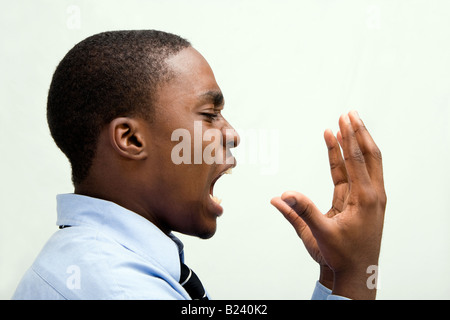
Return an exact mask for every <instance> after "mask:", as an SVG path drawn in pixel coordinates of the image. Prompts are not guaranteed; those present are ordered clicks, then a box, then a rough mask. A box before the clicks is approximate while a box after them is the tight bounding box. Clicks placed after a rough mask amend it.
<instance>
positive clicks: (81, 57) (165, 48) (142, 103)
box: [47, 30, 190, 184]
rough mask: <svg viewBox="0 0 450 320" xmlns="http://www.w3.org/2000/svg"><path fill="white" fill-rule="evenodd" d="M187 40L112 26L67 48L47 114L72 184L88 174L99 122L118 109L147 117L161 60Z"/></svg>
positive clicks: (164, 76)
mask: <svg viewBox="0 0 450 320" xmlns="http://www.w3.org/2000/svg"><path fill="white" fill-rule="evenodd" d="M189 46H190V43H189V42H188V41H187V40H185V39H182V38H181V37H179V36H176V35H173V34H170V33H165V32H161V31H156V30H142V31H113V32H104V33H100V34H96V35H94V36H91V37H89V38H87V39H85V40H83V41H81V42H80V43H78V44H77V45H76V46H75V47H73V48H72V49H71V50H70V51H69V52H68V53H67V55H66V56H65V57H64V59H63V60H62V61H61V62H60V63H59V65H58V67H57V68H56V71H55V73H54V75H53V79H52V83H51V86H50V90H49V94H48V102H47V119H48V124H49V127H50V131H51V133H52V136H53V139H54V140H55V142H56V144H57V145H58V147H59V148H60V149H61V150H62V151H63V152H64V154H65V155H66V156H67V157H68V159H69V161H70V163H71V166H72V180H73V182H74V184H78V183H80V182H82V181H83V180H84V179H85V178H86V176H87V175H88V171H89V169H90V167H91V163H92V160H93V158H94V155H95V149H96V144H97V139H98V135H99V132H100V128H101V127H102V126H104V125H105V124H107V123H109V122H110V121H111V120H113V119H114V118H116V117H119V116H124V115H127V116H141V117H146V118H147V119H149V120H151V114H152V112H153V108H154V101H155V99H156V97H157V87H158V85H161V84H162V83H164V82H165V81H167V80H168V79H170V76H171V72H170V70H169V68H168V67H167V65H166V64H165V60H166V59H167V58H168V57H170V56H172V55H174V54H176V53H178V52H179V51H181V50H182V49H184V48H187V47H189Z"/></svg>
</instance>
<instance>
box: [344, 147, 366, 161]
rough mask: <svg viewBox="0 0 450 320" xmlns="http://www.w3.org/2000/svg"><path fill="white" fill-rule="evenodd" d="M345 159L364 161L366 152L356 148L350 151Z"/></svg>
mask: <svg viewBox="0 0 450 320" xmlns="http://www.w3.org/2000/svg"><path fill="white" fill-rule="evenodd" d="M345 161H355V162H360V163H364V154H363V153H362V151H361V150H360V149H359V148H356V149H354V150H352V151H351V152H350V154H349V155H347V156H346V157H345Z"/></svg>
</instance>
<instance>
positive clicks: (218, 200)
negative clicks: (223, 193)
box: [209, 194, 222, 204]
mask: <svg viewBox="0 0 450 320" xmlns="http://www.w3.org/2000/svg"><path fill="white" fill-rule="evenodd" d="M209 196H210V197H211V199H212V201H214V202H215V203H217V204H220V203H221V202H222V200H220V199H219V198H217V197H215V196H213V195H212V194H209Z"/></svg>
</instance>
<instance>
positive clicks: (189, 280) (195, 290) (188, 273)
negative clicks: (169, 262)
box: [180, 261, 209, 300]
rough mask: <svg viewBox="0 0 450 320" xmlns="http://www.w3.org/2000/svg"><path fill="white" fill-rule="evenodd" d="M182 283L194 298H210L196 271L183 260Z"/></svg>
mask: <svg viewBox="0 0 450 320" xmlns="http://www.w3.org/2000/svg"><path fill="white" fill-rule="evenodd" d="M180 263H181V275H180V284H181V285H182V286H183V288H184V289H185V290H186V291H187V293H189V296H190V297H191V298H192V300H209V299H208V297H207V296H206V291H205V288H203V285H202V283H201V282H200V279H199V278H198V277H197V275H196V274H195V272H194V271H192V270H191V269H190V268H189V267H188V266H187V265H185V264H184V263H183V262H181V261H180Z"/></svg>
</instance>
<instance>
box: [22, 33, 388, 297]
mask: <svg viewBox="0 0 450 320" xmlns="http://www.w3.org/2000/svg"><path fill="white" fill-rule="evenodd" d="M223 107H224V98H223V96H222V93H221V91H220V88H219V86H218V84H217V83H216V80H215V78H214V74H213V72H212V70H211V68H210V66H209V65H208V63H207V62H206V60H205V59H204V58H203V57H202V56H201V54H200V53H199V52H197V51H196V50H195V49H194V48H193V47H192V46H191V45H190V43H189V42H188V41H186V40H185V39H182V38H180V37H178V36H176V35H173V34H169V33H165V32H161V31H153V30H152V31H116V32H105V33H101V34H97V35H94V36H92V37H89V38H87V39H85V40H84V41H82V42H80V43H79V44H77V45H76V46H75V47H74V48H73V49H72V50H70V51H69V52H68V54H67V55H66V56H65V57H64V59H63V60H62V61H61V62H60V64H59V65H58V67H57V69H56V71H55V73H54V76H53V79H52V83H51V86H50V90H49V95H48V105H47V117H48V123H49V127H50V131H51V134H52V136H53V138H54V140H55V142H56V144H57V145H58V147H59V148H60V149H61V150H62V151H63V152H64V153H65V154H66V156H67V157H68V159H69V161H70V163H71V166H72V180H73V183H74V187H75V192H74V194H65V195H58V197H57V211H58V219H57V224H58V225H59V226H60V230H58V231H57V232H56V233H55V234H54V235H53V236H52V237H51V238H50V240H49V241H48V243H47V244H46V245H45V246H44V248H43V250H42V251H41V253H40V254H39V256H38V257H37V259H36V261H35V262H34V263H33V265H32V266H31V268H30V269H29V270H28V271H27V273H26V274H25V276H24V277H23V279H22V281H21V283H20V284H19V286H18V288H17V290H16V292H15V294H14V297H13V298H15V299H191V298H192V299H205V298H208V297H209V296H208V294H207V293H206V291H205V290H204V289H203V287H202V286H201V284H198V283H195V284H192V282H193V280H198V279H197V278H196V276H195V273H193V272H192V271H191V270H190V269H188V268H187V267H186V266H185V265H184V263H183V262H184V259H183V246H182V244H181V242H180V241H179V240H178V239H177V238H176V237H175V236H174V235H173V234H172V231H176V232H181V233H183V234H188V235H193V236H197V237H200V238H209V237H211V236H213V235H214V233H215V230H216V220H217V217H219V216H220V215H221V214H222V211H223V208H222V207H221V206H220V201H219V200H218V198H217V197H216V196H214V184H215V182H216V181H217V179H219V178H220V177H221V176H222V175H223V174H225V173H227V172H228V171H229V169H231V168H232V167H234V166H235V163H236V162H235V161H234V158H233V156H232V154H231V152H230V149H231V148H233V147H236V146H237V145H238V143H239V136H238V134H237V133H236V132H235V131H234V129H233V128H232V127H231V126H230V124H229V123H228V122H227V121H226V120H225V118H224V117H223V116H222V113H221V110H222V109H223ZM339 125H340V132H339V133H338V134H337V137H334V135H333V134H332V133H331V132H330V131H329V130H327V131H326V132H325V141H326V144H327V147H328V150H329V158H330V167H331V174H332V177H333V181H334V184H335V192H334V199H333V206H332V209H331V210H330V211H329V212H328V213H327V214H326V215H322V214H321V213H320V212H319V211H318V209H317V208H316V207H315V206H314V204H313V203H312V202H311V201H310V200H309V199H307V198H306V197H305V196H303V195H301V194H299V193H297V192H293V191H292V192H286V193H284V194H283V195H282V196H281V197H277V198H274V199H272V201H271V203H272V204H273V205H274V206H275V207H276V208H277V209H278V210H279V211H280V212H281V213H282V214H283V215H284V216H285V217H286V218H287V220H288V221H289V222H290V223H291V224H292V225H293V226H294V228H295V230H296V231H297V233H298V235H299V236H300V238H301V239H302V241H303V242H304V244H305V246H306V248H307V249H308V251H309V253H310V254H311V256H312V257H313V258H314V259H315V260H316V261H317V262H318V263H319V265H320V268H321V276H320V279H319V281H318V282H317V286H316V289H315V292H314V294H313V298H323V299H326V298H331V299H333V298H339V297H347V298H353V299H372V298H375V290H373V289H371V288H368V286H367V277H368V274H367V268H368V267H369V266H376V265H377V264H378V255H379V250H380V242H381V233H382V227H383V219H384V210H385V203H386V196H385V192H384V186H383V175H382V166H381V155H380V152H379V150H378V148H377V147H376V145H375V143H374V142H373V140H372V138H371V137H370V135H369V133H368V132H367V130H366V128H365V127H364V125H363V123H362V121H361V120H360V119H359V117H358V116H357V113H355V112H352V113H350V114H349V115H343V116H341V118H340V120H339ZM180 132H181V134H180ZM175 133H177V134H175ZM198 137H200V141H201V143H200V145H198V141H199V139H197V138H198ZM196 142H197V144H196ZM182 143H183V145H184V146H186V145H187V146H188V147H187V148H179V146H180V144H182ZM340 146H341V147H342V150H343V156H342V155H341V151H340ZM174 150H175V151H174ZM180 157H181V158H182V159H183V161H180ZM191 160H192V161H191ZM192 287H195V288H197V289H198V292H197V293H194V292H192V291H191V289H192ZM197 294H198V295H197ZM230 298H232V297H230Z"/></svg>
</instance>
